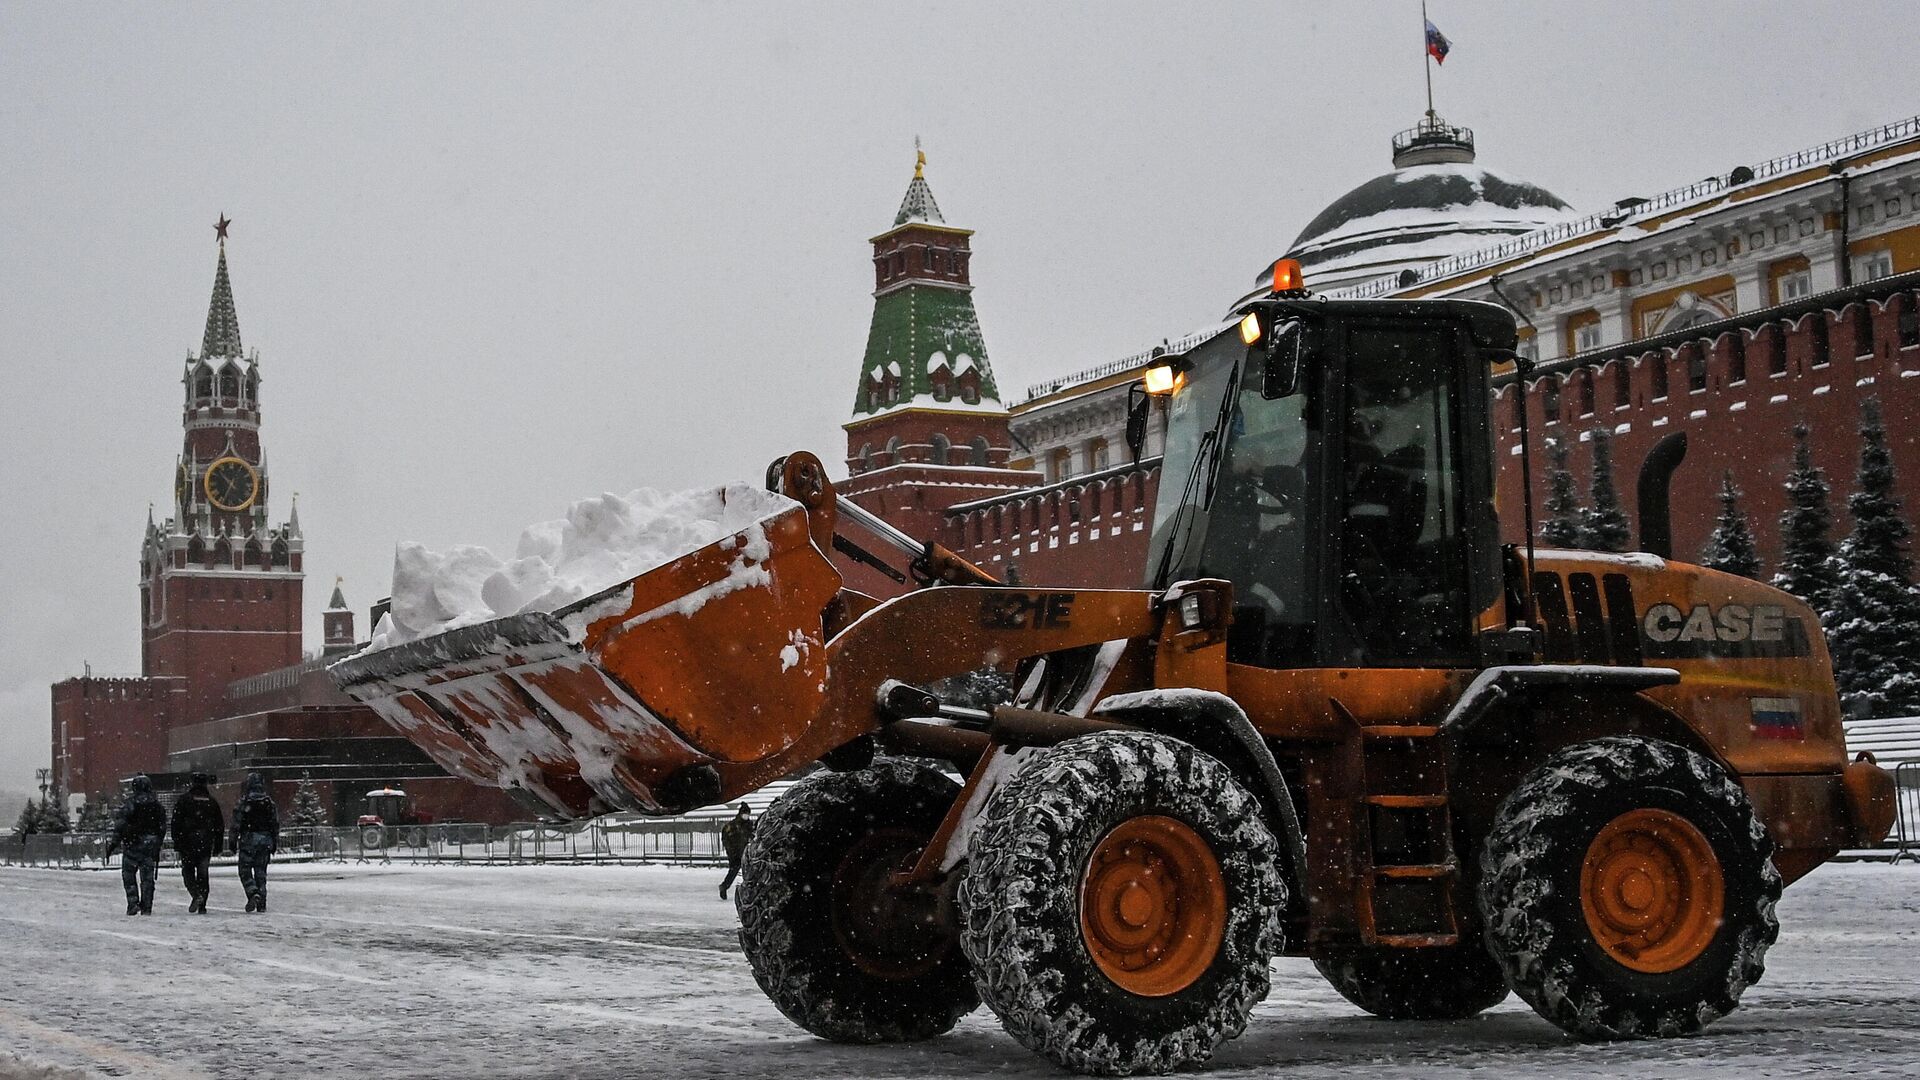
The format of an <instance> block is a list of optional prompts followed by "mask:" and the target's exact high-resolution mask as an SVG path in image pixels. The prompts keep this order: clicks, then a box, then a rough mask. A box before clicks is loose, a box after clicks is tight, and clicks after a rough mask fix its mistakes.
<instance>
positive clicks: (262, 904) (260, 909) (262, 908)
mask: <svg viewBox="0 0 1920 1080" xmlns="http://www.w3.org/2000/svg"><path fill="white" fill-rule="evenodd" d="M254 910H255V911H258V912H260V913H261V914H265V913H266V910H267V894H266V893H261V894H260V904H259V906H258V907H256V908H254Z"/></svg>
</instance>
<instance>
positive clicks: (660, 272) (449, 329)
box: [0, 0, 1920, 789]
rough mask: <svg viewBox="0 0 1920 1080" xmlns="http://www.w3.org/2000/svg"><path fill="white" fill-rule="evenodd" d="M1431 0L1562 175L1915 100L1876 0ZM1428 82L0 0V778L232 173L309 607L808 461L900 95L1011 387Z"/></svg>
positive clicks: (1099, 28)
mask: <svg viewBox="0 0 1920 1080" xmlns="http://www.w3.org/2000/svg"><path fill="white" fill-rule="evenodd" d="M1430 7H1431V13H1432V17H1433V19H1434V21H1435V22H1436V23H1437V24H1439V26H1440V27H1441V29H1442V30H1443V31H1445V32H1446V34H1447V35H1448V36H1449V37H1451V38H1452V39H1453V42H1454V51H1453V54H1452V56H1451V57H1450V58H1449V59H1448V62H1447V64H1446V66H1445V68H1444V69H1442V70H1439V71H1438V72H1436V74H1435V78H1434V84H1435V85H1434V89H1435V96H1436V99H1437V104H1438V106H1439V108H1440V111H1441V113H1442V114H1443V115H1445V116H1446V117H1447V118H1448V119H1450V120H1453V121H1454V122H1456V123H1463V124H1467V125H1470V126H1472V127H1473V128H1475V129H1476V131H1477V133H1478V136H1479V145H1480V149H1481V162H1482V163H1483V164H1486V165H1489V166H1491V167H1493V168H1495V169H1497V170H1500V171H1503V172H1506V173H1508V174H1509V175H1514V176H1518V177H1523V178H1525V179H1528V180H1532V181H1534V182H1536V183H1539V184H1541V185H1543V186H1545V187H1547V188H1549V189H1550V190H1552V191H1554V192H1556V193H1558V194H1559V195H1560V196H1561V197H1563V198H1565V199H1566V200H1568V201H1569V202H1571V203H1572V204H1573V205H1574V206H1576V207H1578V208H1580V209H1592V208H1596V207H1599V206H1602V205H1605V204H1609V203H1611V202H1613V201H1614V200H1615V199H1618V198H1620V197H1623V196H1627V195H1634V194H1643V195H1650V194H1653V193H1654V192H1656V191H1659V190H1663V189H1665V188H1668V187H1672V186H1676V185H1678V184H1682V183H1685V182H1688V181H1692V180H1695V179H1698V178H1700V177H1703V176H1707V175H1709V174H1714V173H1725V172H1727V171H1728V170H1729V169H1731V168H1732V167H1733V166H1735V165H1738V164H1741V163H1742V162H1747V161H1755V160H1760V159H1763V158H1766V157H1770V156H1772V155H1775V154H1779V153H1783V152H1787V151H1791V150H1795V149H1799V148H1801V147H1803V146H1807V145H1812V144H1815V143H1819V142H1822V141H1824V140H1826V139H1829V138H1833V137H1836V136H1840V135H1844V134H1847V133H1849V132H1852V131H1855V130H1857V129H1861V128H1865V127H1869V126H1872V125H1875V124H1879V123H1882V122H1886V121H1889V120H1894V119H1898V118H1901V117H1904V116H1907V115H1910V114H1912V113H1915V112H1916V111H1920V93H1916V90H1917V89H1920V69H1917V68H1916V65H1914V64H1913V63H1912V30H1913V19H1912V14H1913V10H1912V8H1911V7H1910V6H1909V5H1904V4H1878V5H1874V4H1860V3H1847V4H1833V5H1818V4H1811V3H1795V4H1790V5H1789V4H1782V5H1755V4H1747V5H1733V4H1724V5H1708V4H1677V5H1676V4H1674V3H1672V2H1671V0H1667V2H1663V3H1646V4H1639V3H1621V2H1610V3H1606V4H1570V3H1569V4H1543V3H1539V2H1537V0H1534V2H1526V3H1511V4H1500V3H1488V2H1479V3H1471V4H1469V3H1464V2H1458V0H1431V4H1430ZM1424 106H1425V102H1424V99H1423V90H1422V84H1421V45H1420V23H1419V5H1418V3H1417V2H1414V0H1394V2H1391V3H1351V4H1349V3H1341V4H1326V3H1317V4H1291V3H1273V2H1267V3H1247V4H1239V5H1226V6H1215V5H1207V4H1200V3H1192V2H1183V3H1180V4H1153V5H1147V4H1139V5H1126V4H1119V3H1102V4H1097V5H1087V6H1068V5H1064V4H1038V5H1036V4H1032V3H1017V4H1003V5H1002V4H988V3H978V2H970V3H958V4H942V5H913V4H905V3H887V4H874V5H855V4H767V5H756V6H748V5H711V4H697V5H684V6H669V5H664V4H651V5H623V6H587V5H565V6H562V5H548V6H543V7H540V8H538V9H537V10H536V9H534V8H532V7H530V6H522V5H514V6H506V5H501V6H487V5H474V4H461V5H446V6H431V7H426V6H395V5H385V4H382V5H362V6H346V5H339V4H331V5H315V6H311V7H305V8H300V9H297V10H296V9H295V8H293V7H291V6H248V7H234V6H217V7H201V6H181V5H159V6H147V5H141V6H120V7H106V6H99V5H90V6H88V7H86V8H85V9H84V10H82V9H76V8H73V7H70V6H65V5H51V4H28V3H18V2H11V0H8V2H5V3H0V162H4V165H3V166H0V349H4V350H5V366H4V369H0V370H4V372H5V374H6V381H7V384H8V387H7V389H6V390H5V391H4V392H0V469H3V470H4V471H3V472H0V507H4V515H5V517H4V520H5V521H6V522H7V525H8V527H7V528H5V529H0V568H3V573H4V577H0V581H4V593H0V600H4V603H0V789H5V788H15V789H19V788H24V787H25V786H26V785H27V784H28V783H30V781H31V779H32V770H33V769H34V767H36V766H40V765H44V764H45V763H46V761H47V756H48V736H47V730H48V692H47V687H48V684H49V683H50V682H52V681H54V680H56V679H59V678H62V677H65V676H67V675H71V674H77V673H79V672H80V670H81V666H82V664H83V663H86V662H90V663H91V664H92V665H93V669H94V671H95V672H96V673H133V672H137V671H138V668H139V631H138V625H137V606H138V592H137V585H138V565H137V555H138V550H139V544H140V539H141V534H142V530H143V528H144V526H145V522H146V509H147V504H148V503H149V502H154V503H157V504H158V505H159V507H160V513H161V514H162V515H164V514H165V512H166V506H167V504H168V501H169V499H170V497H171V486H172V475H173V464H174V459H175V456H176V454H177V453H178V452H179V448H180V443H181V433H180V395H181V388H180V385H179V382H178V379H179V374H180V370H181V361H182V360H183V359H184V358H185V357H186V356H187V354H188V352H189V351H190V350H194V349H197V348H198V346H199V343H200V334H201V329H202V326H203V324H204V322H205V318H206V308H207V297H208V293H209V291H210V289H211V285H212V281H213V269H214V258H215V248H214V238H213V229H212V225H213V221H214V219H215V218H216V217H217V216H218V215H220V214H222V213H225V214H227V215H228V216H230V217H232V219H233V221H234V224H233V228H232V233H231V239H230V241H229V245H228V259H229V263H230V267H231V271H232V275H233V290H234V297H235V301H236V304H237V307H238V310H239V316H240V327H241V332H242V336H243V338H244V340H245V342H246V344H247V347H248V348H249V349H255V348H257V349H258V350H259V352H260V357H261V365H262V372H263V377H264V380H265V385H264V388H263V391H262V397H263V402H264V408H265V425H264V439H265V444H266V447H267V454H268V464H269V466H270V469H271V474H272V483H273V507H272V509H273V513H274V520H275V521H276V522H277V521H280V520H282V519H283V518H284V516H285V513H286V509H287V505H288V501H289V499H290V497H291V496H292V494H293V493H294V492H299V493H300V516H301V523H302V524H303V525H304V526H305V530H306V537H307V564H306V565H307V590H306V594H307V608H308V612H309V617H308V620H307V640H308V643H309V646H310V647H312V646H313V645H316V644H317V643H318V640H319V610H320V608H321V606H322V605H323V604H324V603H325V600H326V597H327V594H328V592H329V589H330V588H331V586H332V584H333V579H334V576H335V575H343V576H344V577H345V579H346V592H347V598H348V600H349V601H350V602H351V603H352V604H353V606H354V607H355V608H356V609H358V610H360V611H362V612H363V613H364V610H365V608H366V606H367V605H368V604H369V603H370V602H371V601H373V600H374V599H376V598H377V597H379V596H380V595H382V594H383V593H384V592H385V590H386V584H387V580H388V576H389V573H390V570H391V560H392V551H393V544H394V542H395V541H396V540H398V539H410V540H420V541H422V542H425V543H427V544H429V545H434V546H444V545H449V544H453V543H459V542H477V543H484V544H487V545H489V546H493V547H495V548H496V549H502V548H510V547H511V546H512V543H513V541H514V539H515V537H516V536H517V535H518V533H519V530H520V528H521V527H522V526H523V525H525V524H526V523H528V522H530V521H534V520H538V519H544V518H550V517H556V516H559V514H560V513H561V512H563V511H564V509H565V507H566V505H567V504H568V503H569V502H570V501H571V500H573V499H575V498H578V497H580V496H583V495H589V494H595V493H598V492H601V491H608V490H611V491H622V492H624V491H627V490H630V489H631V488H634V487H637V486H641V485H652V486H658V487H665V488H678V487H688V486H693V485H705V484H711V483H716V482H719V481H723V480H727V479H730V478H740V477H749V478H751V477H758V476H759V475H760V474H761V472H762V470H763V469H764V467H765V465H766V463H767V462H768V461H769V460H770V459H772V458H773V457H775V456H776V455H778V454H780V453H782V452H784V451H787V450H789V449H795V448H808V449H813V450H815V451H817V452H819V453H820V454H821V456H822V457H825V458H827V459H828V460H829V461H830V462H835V463H836V467H837V462H838V460H839V458H840V457H841V455H842V454H843V453H844V447H845V442H844V436H843V434H842V433H841V431H840V428H839V425H840V424H841V423H842V422H843V421H844V420H845V419H846V418H847V414H848V410H849V408H850V406H851V403H852V400H853V393H854V388H855V382H856V378H857V375H858V370H859V356H860V352H861V348H862V346H863V344H864V341H865V335H866V328H867V320H868V317H869V314H870V312H871V305H872V300H871V297H870V296H869V291H870V290H871V288H872V269H871V264H870V263H869V261H868V250H869V249H868V248H867V245H866V240H867V238H868V237H870V236H872V235H874V234H876V233H878V232H880V231H882V230H883V229H885V228H886V227H888V225H889V224H890V223H891V221H892V217H893V213H894V210H895V208H896V207H897V206H898V204H899V201H900V196H901V194H902V193H903V191H904V190H905V187H906V184H907V181H908V179H909V178H910V177H911V175H912V166H913V139H914V136H915V135H916V134H917V135H920V136H921V137H922V138H923V139H924V140H925V143H926V149H927V155H928V159H929V165H928V169H927V177H928V180H929V181H930V182H931V183H932V185H933V190H934V192H935V194H936V196H937V197H938V199H939V201H940V206H941V208H942V210H943V211H944V212H945V214H946V216H947V220H948V221H949V222H951V223H953V224H956V225H961V226H966V227H970V228H974V229H977V230H978V235H977V236H976V237H975V238H974V246H975V251H976V252H977V255H976V256H975V258H974V261H973V274H974V280H975V283H976V291H975V294H974V296H975V301H976V303H977V305H978V308H979V312H980V319H981V324H982V326H983V328H984V330H985V333H986V339H987V345H988V350H989V354H990V357H991V360H992V364H993V368H994V371H995V373H996V375H997V376H998V378H999V382H1000V386H1001V389H1002V391H1003V396H1005V397H1007V398H1008V399H1009V400H1013V399H1017V398H1018V397H1020V396H1022V394H1023V392H1024V389H1025V387H1026V386H1027V385H1028V384H1030V383H1032V382H1035V381H1038V380H1040V379H1042V378H1046V377H1050V376H1055V375H1058V374H1062V373H1064V372H1068V371H1072V370H1075V369H1078V368H1081V367H1085V366H1088V365H1091V364H1095V363H1099V362H1102V361H1104V360H1108V359H1112V358H1114V357H1117V356H1120V355H1123V354H1125V353H1129V352H1132V351H1135V350H1137V349H1140V348H1143V347H1146V346H1148V345H1151V344H1154V343H1156V342H1158V341H1159V340H1160V339H1161V338H1163V337H1167V336H1173V335H1178V334H1181V333H1184V332H1186V331H1188V330H1191V329H1193V328H1195V327H1196V326H1198V325H1200V324H1201V323H1203V322H1205V321H1206V320H1208V319H1210V318H1212V317H1214V316H1216V315H1218V314H1220V313H1221V311H1222V309H1223V308H1224V306H1225V305H1226V304H1227V303H1228V302H1230V301H1231V300H1232V299H1233V298H1235V297H1237V296H1239V295H1241V294H1242V293H1244V292H1245V291H1246V289H1247V287H1248V286H1249V284H1250V283H1251V281H1252V278H1253V275H1254V274H1255V272H1256V271H1257V270H1258V269H1259V268H1260V266H1261V265H1262V264H1263V263H1264V262H1265V261H1266V260H1268V259H1270V258H1272V257H1273V256H1274V255H1277V254H1278V253H1279V252H1280V251H1281V250H1283V249H1284V248H1285V247H1286V246H1287V244H1288V243H1289V242H1290V241H1291V240H1292V238H1293V237H1294V235H1295V234H1296V233H1297V232H1298V231H1299V229H1300V228H1301V227H1302V226H1303V225H1304V224H1305V223H1306V221H1307V220H1308V219H1310V218H1311V217H1313V215H1314V213H1315V212H1317V211H1318V210H1319V209H1320V208H1321V207H1322V206H1324V205H1325V204H1326V203H1327V202H1329V201H1331V200H1332V199H1333V198H1334V197H1336V196H1338V195H1339V194H1341V193H1342V192H1344V191H1346V190H1347V189H1349V188H1351V187H1353V186H1355V185H1357V184H1359V183H1360V182H1362V181H1364V180H1366V179H1368V178H1369V177H1371V176H1373V175H1376V174H1378V173H1380V172H1383V171H1385V170H1386V168H1387V167H1388V164H1389V162H1388V139H1389V137H1390V136H1391V135H1392V134H1393V133H1394V132H1395V131H1397V130H1399V129H1401V128H1404V127H1408V126H1410V125H1411V124H1412V123H1413V122H1414V121H1416V120H1417V119H1418V118H1419V115H1420V112H1421V110H1422V109H1423V108H1424ZM360 630H361V632H362V633H363V634H364V633H365V632H366V630H367V627H366V626H365V617H364V614H362V616H361V626H360Z"/></svg>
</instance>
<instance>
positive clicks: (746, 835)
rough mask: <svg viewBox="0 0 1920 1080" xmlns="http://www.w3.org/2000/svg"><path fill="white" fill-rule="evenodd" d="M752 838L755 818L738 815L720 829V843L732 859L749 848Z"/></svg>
mask: <svg viewBox="0 0 1920 1080" xmlns="http://www.w3.org/2000/svg"><path fill="white" fill-rule="evenodd" d="M708 835H709V836H711V835H712V834H711V833H709V834H708ZM752 840H753V819H752V818H750V817H736V818H734V819H733V820H732V821H729V822H727V824H726V827H725V828H723V829H721V830H720V844H721V846H722V847H725V848H726V849H727V857H728V858H730V859H737V858H739V857H740V853H741V852H743V851H745V850H747V844H748V843H749V842H750V841H752Z"/></svg>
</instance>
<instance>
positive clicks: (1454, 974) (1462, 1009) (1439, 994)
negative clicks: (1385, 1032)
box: [1313, 941, 1507, 1020]
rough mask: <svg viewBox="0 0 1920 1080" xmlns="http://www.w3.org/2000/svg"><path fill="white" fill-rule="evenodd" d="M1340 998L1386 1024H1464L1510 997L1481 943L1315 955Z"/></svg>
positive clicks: (1503, 977)
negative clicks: (1387, 1021)
mask: <svg viewBox="0 0 1920 1080" xmlns="http://www.w3.org/2000/svg"><path fill="white" fill-rule="evenodd" d="M1313 966H1314V967H1316V968H1318V969H1319V970H1320V974H1322V975H1324V976H1326V978H1327V981H1328V982H1329V983H1332V984H1333V988H1334V989H1335V990H1338V991H1340V996H1341V997H1343V998H1346V999H1347V1000H1348V1001H1351V1002H1353V1003H1354V1004H1355V1005H1358V1006H1359V1007H1361V1008H1362V1009H1365V1010H1366V1011H1367V1012H1370V1013H1372V1014H1373V1015H1375V1016H1378V1017H1380V1018H1381V1019H1383V1020H1465V1019H1466V1018H1468V1017H1470V1016H1474V1015H1477V1014H1479V1013H1482V1012H1485V1011H1486V1010H1488V1009H1491V1008H1493V1007H1494V1006H1495V1005H1498V1004H1500V1003H1501V1002H1502V1001H1505V1000H1506V998H1507V977H1506V975H1505V974H1503V973H1502V972H1501V970H1500V965H1499V964H1497V963H1495V962H1494V960H1493V957H1491V956H1489V955H1488V954H1487V950H1486V949H1485V948H1484V947H1482V946H1481V944H1480V943H1479V942H1478V941H1474V942H1470V943H1467V944H1463V945H1449V946H1443V947H1440V948H1433V949H1396V948H1385V947H1371V948H1370V947H1365V946H1360V947H1355V948H1350V949H1337V950H1328V951H1326V952H1315V953H1314V954H1313Z"/></svg>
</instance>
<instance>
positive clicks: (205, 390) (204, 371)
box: [193, 364, 213, 398]
mask: <svg viewBox="0 0 1920 1080" xmlns="http://www.w3.org/2000/svg"><path fill="white" fill-rule="evenodd" d="M193 396H194V397H197V398H210V397H212V396H213V371H212V370H211V369H209V368H208V367H207V365H205V364H201V365H200V367H199V369H198V370H197V371H195V372H194V373H193Z"/></svg>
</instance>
